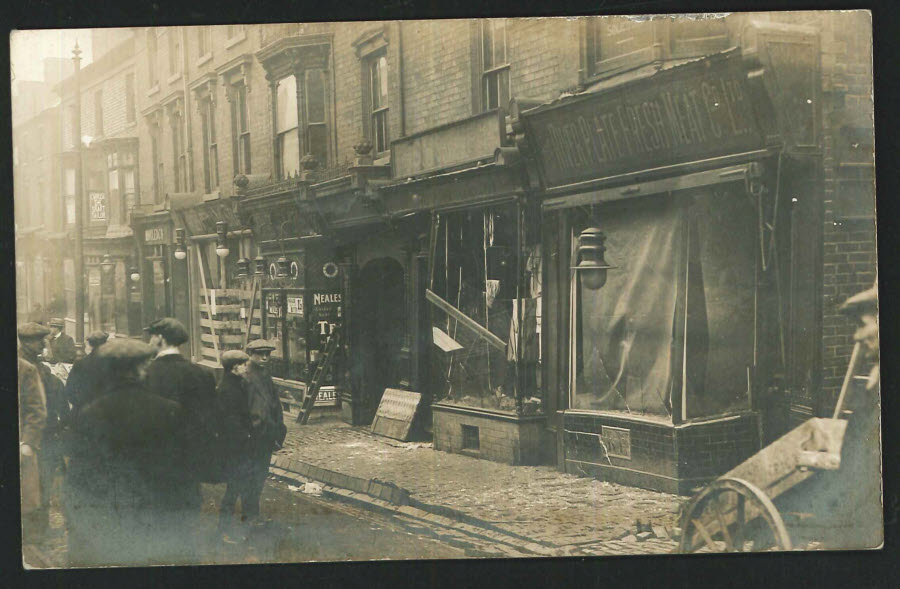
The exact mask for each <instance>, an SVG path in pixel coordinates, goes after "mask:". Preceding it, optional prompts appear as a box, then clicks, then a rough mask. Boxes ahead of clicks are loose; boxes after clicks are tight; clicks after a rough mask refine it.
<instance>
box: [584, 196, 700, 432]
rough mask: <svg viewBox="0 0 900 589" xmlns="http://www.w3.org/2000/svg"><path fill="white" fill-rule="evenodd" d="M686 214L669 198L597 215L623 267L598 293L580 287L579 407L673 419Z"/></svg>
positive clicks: (610, 254) (609, 248) (611, 257)
mask: <svg viewBox="0 0 900 589" xmlns="http://www.w3.org/2000/svg"><path fill="white" fill-rule="evenodd" d="M647 204H650V205H652V206H647ZM685 217H686V214H685V210H684V209H683V207H679V206H677V205H676V204H675V203H674V202H673V201H672V200H671V199H666V200H664V201H656V202H652V203H645V204H644V205H637V204H632V205H630V206H628V207H616V208H608V209H606V210H603V211H598V215H597V218H598V222H597V224H598V225H599V226H600V227H601V229H602V230H603V232H604V233H605V234H606V237H607V240H606V247H607V259H608V260H611V263H614V264H616V265H617V266H618V268H617V269H615V270H611V271H610V272H609V273H608V278H607V282H606V284H605V285H604V286H603V287H602V288H600V289H599V290H589V289H586V288H584V287H582V286H581V285H580V284H577V283H576V286H577V288H578V301H577V305H575V309H576V311H575V312H576V313H577V315H576V324H575V327H576V329H575V336H576V338H577V343H576V348H577V349H576V352H577V360H576V363H575V370H576V375H575V379H574V381H575V382H574V385H575V394H574V395H573V402H574V404H573V407H574V408H576V409H592V410H621V411H627V412H631V413H639V414H651V415H660V416H668V415H670V414H671V389H672V382H673V375H672V367H673V358H672V354H673V345H672V344H673V331H674V329H673V328H674V321H675V314H676V298H677V292H676V289H677V285H678V284H679V282H680V281H679V280H678V273H679V272H684V271H685V268H684V265H683V262H682V263H681V264H679V262H678V261H679V260H680V259H682V256H680V255H679V251H678V250H679V248H681V247H683V244H684V241H685V240H684V239H683V237H684V231H685V230H686V218H685ZM577 236H578V231H576V232H575V234H574V235H573V238H575V239H577ZM575 280H578V278H577V277H576V278H575ZM676 364H677V365H678V366H679V367H680V366H681V362H680V361H679V362H677V363H676Z"/></svg>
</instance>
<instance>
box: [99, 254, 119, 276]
mask: <svg viewBox="0 0 900 589" xmlns="http://www.w3.org/2000/svg"><path fill="white" fill-rule="evenodd" d="M115 267H116V263H115V262H113V259H112V258H111V257H109V254H106V255H104V256H103V260H102V261H101V262H100V269H101V270H103V273H104V274H109V273H110V272H112V271H113V268H115Z"/></svg>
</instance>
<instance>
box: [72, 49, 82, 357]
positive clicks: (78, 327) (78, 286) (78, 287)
mask: <svg viewBox="0 0 900 589" xmlns="http://www.w3.org/2000/svg"><path fill="white" fill-rule="evenodd" d="M72 56H73V57H72V61H73V62H74V64H75V138H74V139H75V253H74V255H75V347H76V349H77V350H78V351H79V352H81V353H83V352H84V178H83V176H82V157H83V156H82V146H81V75H80V74H81V49H79V48H78V41H75V49H73V50H72Z"/></svg>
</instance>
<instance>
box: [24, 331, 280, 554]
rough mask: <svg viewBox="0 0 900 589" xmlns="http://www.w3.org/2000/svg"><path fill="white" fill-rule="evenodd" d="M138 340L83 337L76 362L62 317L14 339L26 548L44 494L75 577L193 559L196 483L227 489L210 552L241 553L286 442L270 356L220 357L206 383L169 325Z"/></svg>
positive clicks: (45, 525)
mask: <svg viewBox="0 0 900 589" xmlns="http://www.w3.org/2000/svg"><path fill="white" fill-rule="evenodd" d="M145 331H146V333H147V337H146V338H144V339H145V340H147V341H146V342H145V341H141V340H137V339H132V338H125V337H112V338H110V337H109V336H108V334H106V333H104V332H102V331H97V332H94V333H91V334H90V336H89V337H87V338H86V342H87V346H86V347H87V349H86V352H87V354H85V355H83V356H82V357H77V356H79V354H78V350H77V347H76V345H75V342H74V341H73V340H72V338H71V337H69V336H68V335H66V334H65V333H64V324H63V322H62V321H61V320H58V319H53V320H50V321H49V326H45V325H43V324H42V323H40V322H38V321H30V322H28V323H25V324H23V325H21V326H19V328H18V337H19V344H20V345H19V360H18V370H19V423H20V434H19V440H20V442H19V446H20V454H21V465H22V470H21V476H22V514H23V543H24V544H34V545H39V544H40V543H41V542H42V541H43V540H44V539H45V537H46V534H47V532H48V530H49V514H50V505H51V498H54V497H55V498H57V500H58V503H59V505H60V507H61V512H62V514H63V516H64V518H65V527H66V530H67V533H68V546H67V553H68V559H69V564H70V565H72V566H88V565H99V564H129V563H130V564H154V563H179V562H202V558H201V556H200V554H199V552H198V551H201V550H202V546H201V542H200V539H199V538H198V537H197V533H196V529H197V526H196V525H195V524H196V518H197V516H198V514H199V513H200V509H201V494H200V483H202V482H205V483H224V484H226V485H227V487H226V490H225V494H224V497H223V499H222V502H221V506H220V514H219V528H218V538H219V539H220V540H221V541H223V542H227V543H240V542H242V541H243V540H244V539H245V538H246V534H247V532H248V530H249V529H250V527H252V526H254V525H259V524H260V520H259V517H260V513H259V503H260V493H261V491H262V488H263V485H264V483H265V478H266V474H267V473H268V466H269V460H270V457H271V454H272V452H273V451H274V450H275V449H277V448H278V447H280V446H281V444H282V442H283V441H284V436H285V434H286V428H285V425H284V423H283V417H282V407H281V402H280V400H279V397H278V391H277V389H276V388H275V385H274V383H273V381H272V379H271V377H270V376H269V372H268V363H269V355H270V353H271V352H272V350H273V346H272V345H271V344H270V343H269V342H267V341H265V340H255V341H252V342H250V343H249V344H248V345H247V347H246V353H245V352H243V351H237V350H235V351H228V352H225V353H224V354H222V357H221V366H222V368H223V374H222V376H221V378H220V380H219V383H218V385H216V382H215V378H214V376H213V373H212V372H210V371H209V370H207V369H205V368H202V367H200V366H198V365H196V364H194V363H192V362H191V361H190V360H189V359H187V358H185V356H184V355H182V354H181V352H180V347H181V346H183V345H184V344H186V343H187V342H188V333H187V330H186V329H185V327H184V326H183V325H182V324H181V323H180V322H179V321H177V320H175V319H172V318H165V319H161V320H159V321H155V322H153V323H152V324H150V325H149V326H148V327H147V328H145ZM70 366H71V367H70ZM69 367H70V368H69ZM238 500H240V503H241V515H242V519H241V520H240V521H237V520H236V519H235V518H234V513H235V508H236V504H237V502H238Z"/></svg>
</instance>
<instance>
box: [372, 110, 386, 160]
mask: <svg viewBox="0 0 900 589" xmlns="http://www.w3.org/2000/svg"><path fill="white" fill-rule="evenodd" d="M387 112H388V111H387V110H382V111H379V112H377V113H375V114H374V115H372V145H373V146H374V147H375V152H376V153H378V152H382V151H387V149H388V147H389V143H388V133H387Z"/></svg>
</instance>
